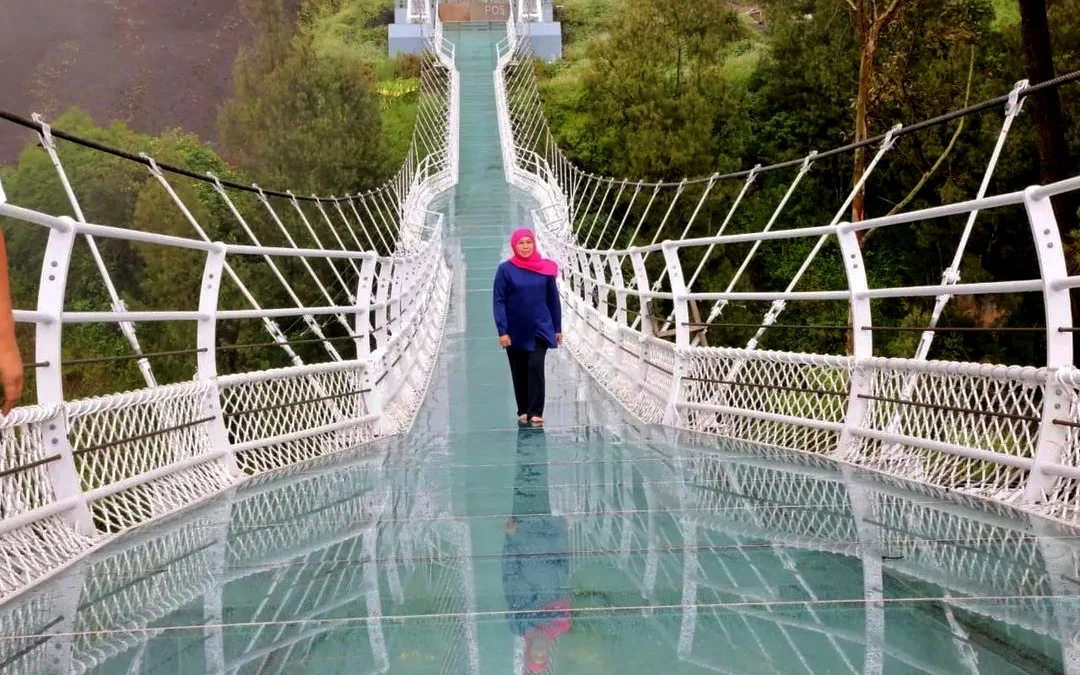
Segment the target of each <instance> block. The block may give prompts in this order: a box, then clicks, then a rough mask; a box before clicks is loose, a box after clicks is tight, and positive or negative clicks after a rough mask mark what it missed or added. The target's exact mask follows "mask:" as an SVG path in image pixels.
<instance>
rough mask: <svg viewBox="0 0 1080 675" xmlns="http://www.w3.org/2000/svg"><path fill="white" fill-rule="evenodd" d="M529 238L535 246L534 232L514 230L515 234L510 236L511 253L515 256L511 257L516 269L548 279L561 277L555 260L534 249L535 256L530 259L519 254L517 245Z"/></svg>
mask: <svg viewBox="0 0 1080 675" xmlns="http://www.w3.org/2000/svg"><path fill="white" fill-rule="evenodd" d="M524 237H528V238H529V239H532V240H533V244H534V245H535V243H536V236H535V235H534V234H533V232H532V230H529V229H526V228H522V229H520V230H514V233H513V234H512V235H510V251H511V252H512V253H513V255H512V256H511V257H510V262H511V263H512V264H513V265H514V266H515V267H520V268H521V269H523V270H529V271H530V272H536V273H537V274H543V275H544V276H547V277H555V276H558V275H559V265H558V264H557V263H556V262H555V261H554V260H548V259H547V258H545V257H543V256H541V255H540V254H539V253H537V252H536V249H535V248H534V249H533V254H532V255H531V256H529V257H528V258H522V257H521V256H519V255H518V254H517V243H518V242H519V241H521V239H522V238H524Z"/></svg>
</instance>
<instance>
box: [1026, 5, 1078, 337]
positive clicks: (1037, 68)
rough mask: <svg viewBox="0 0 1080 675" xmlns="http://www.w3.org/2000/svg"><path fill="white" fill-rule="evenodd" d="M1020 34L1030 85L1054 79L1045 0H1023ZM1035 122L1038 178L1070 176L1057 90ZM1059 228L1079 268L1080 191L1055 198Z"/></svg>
mask: <svg viewBox="0 0 1080 675" xmlns="http://www.w3.org/2000/svg"><path fill="white" fill-rule="evenodd" d="M1020 33H1021V36H1022V37H1023V41H1024V61H1025V65H1026V69H1027V79H1028V82H1029V84H1039V83H1040V82H1046V81H1047V80H1052V79H1053V78H1054V50H1053V47H1052V45H1051V43H1050V21H1049V19H1048V18H1047V15H1046V0H1020ZM1032 99H1033V103H1034V106H1033V107H1034V112H1033V114H1034V117H1035V125H1036V127H1037V129H1038V147H1039V180H1040V182H1041V183H1043V184H1044V185H1045V184H1047V183H1053V182H1056V181H1059V180H1064V179H1065V178H1068V177H1069V173H1070V171H1071V169H1072V160H1071V158H1070V157H1069V148H1068V146H1067V145H1066V144H1065V130H1064V128H1065V125H1064V124H1063V123H1062V116H1061V98H1060V97H1059V96H1058V90H1057V89H1056V88H1054V89H1044V90H1042V91H1040V92H1039V93H1038V94H1035V95H1034V96H1033V97H1032ZM1052 203H1053V205H1054V215H1055V216H1056V217H1057V223H1058V228H1059V229H1060V230H1061V234H1062V236H1063V238H1064V242H1063V244H1064V246H1065V254H1066V255H1065V264H1066V266H1068V268H1069V269H1070V271H1072V272H1073V273H1075V272H1076V269H1077V267H1078V264H1077V263H1078V261H1077V257H1078V256H1077V251H1076V247H1075V246H1074V245H1073V241H1072V237H1071V236H1070V235H1071V234H1073V233H1075V232H1076V231H1077V225H1078V223H1077V215H1076V212H1077V209H1078V208H1080V194H1078V193H1077V192H1075V191H1073V192H1066V193H1065V194H1062V195H1058V196H1057V197H1054V198H1053V200H1052ZM1070 305H1071V306H1072V321H1073V325H1074V326H1075V325H1076V324H1077V321H1080V294H1078V293H1072V294H1071V302H1070ZM1072 342H1073V352H1074V353H1080V333H1073V341H1072Z"/></svg>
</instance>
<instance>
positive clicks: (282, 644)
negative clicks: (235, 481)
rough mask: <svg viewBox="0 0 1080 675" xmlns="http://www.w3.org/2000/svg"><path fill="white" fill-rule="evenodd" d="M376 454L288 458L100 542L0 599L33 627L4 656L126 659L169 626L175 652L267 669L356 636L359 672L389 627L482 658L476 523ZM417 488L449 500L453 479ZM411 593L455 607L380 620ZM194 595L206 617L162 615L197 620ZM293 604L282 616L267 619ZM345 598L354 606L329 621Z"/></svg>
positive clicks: (463, 660) (440, 648) (209, 665)
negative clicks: (421, 617)
mask: <svg viewBox="0 0 1080 675" xmlns="http://www.w3.org/2000/svg"><path fill="white" fill-rule="evenodd" d="M380 463H381V458H379V459H374V458H373V459H370V460H366V459H364V458H362V457H351V458H348V462H343V461H341V459H340V458H339V456H335V457H326V458H320V459H318V460H316V461H315V462H310V463H306V464H304V465H303V467H296V468H291V467H290V468H286V469H284V470H282V471H281V472H280V473H279V474H278V475H277V477H276V479H275V480H274V481H272V482H270V483H269V484H259V483H256V482H254V481H252V482H249V483H247V484H245V485H243V486H241V487H240V488H239V489H238V490H237V491H236V492H235V493H231V494H227V495H225V496H222V497H221V498H219V499H217V500H214V501H213V502H212V503H211V504H208V505H205V506H203V507H199V508H198V509H197V510H196V511H195V512H193V513H192V514H191V515H190V517H189V518H185V519H183V520H177V521H173V522H170V523H167V524H165V525H163V526H162V527H160V528H159V527H155V528H153V529H152V530H144V531H142V532H136V533H133V536H132V538H131V539H130V540H129V541H127V542H125V543H124V544H123V545H121V546H113V547H109V548H107V549H106V550H104V551H102V552H100V553H96V554H92V555H91V556H90V557H89V558H88V559H86V560H84V561H80V562H79V563H78V564H77V565H76V566H74V567H73V568H71V569H69V570H66V571H64V572H62V573H61V574H62V576H61V577H60V579H57V580H56V581H52V582H49V585H47V586H46V587H44V588H42V589H40V590H38V589H34V590H31V591H29V593H31V594H36V595H32V596H31V597H29V598H25V597H24V598H23V599H22V600H21V602H20V603H19V604H17V605H15V606H14V608H13V609H12V610H11V611H10V612H0V634H3V635H15V634H19V635H23V636H26V637H20V638H18V639H7V640H4V641H2V642H0V668H3V669H4V672H5V673H7V672H11V673H14V674H16V675H43V674H44V673H46V672H64V673H82V672H88V671H93V672H117V671H127V670H128V667H129V664H131V663H138V662H139V661H140V659H141V658H142V657H141V655H142V654H145V653H146V652H147V647H148V645H149V644H150V643H152V642H153V641H155V640H156V639H170V640H172V641H174V643H175V649H174V650H172V652H173V653H176V654H187V653H188V652H189V651H190V652H195V653H202V654H203V655H204V657H205V659H206V671H207V672H246V669H250V668H251V667H252V664H255V663H260V664H261V666H262V668H263V669H264V670H263V672H278V673H286V672H293V671H294V670H295V668H297V667H303V665H304V664H306V663H309V659H311V658H315V657H317V656H319V655H320V648H321V647H320V645H321V643H323V642H324V640H326V639H327V638H334V639H338V640H343V639H347V640H348V642H349V644H350V650H349V656H350V666H351V668H352V670H351V671H350V672H357V673H381V672H387V670H388V668H389V667H390V655H389V653H388V650H389V649H392V648H393V647H394V643H395V642H396V643H397V645H401V644H402V643H411V644H419V643H424V644H425V645H426V646H427V648H428V649H430V650H431V656H432V657H433V658H435V659H437V660H441V661H442V662H443V663H444V664H446V667H448V668H450V670H449V671H445V672H455V673H473V674H474V673H477V672H479V668H478V659H477V658H476V654H477V645H476V630H475V616H474V615H475V606H474V602H475V598H474V591H473V570H472V559H471V557H470V556H469V555H468V553H469V541H468V532H467V530H466V529H464V528H462V527H460V525H461V524H460V523H455V522H450V521H446V520H435V519H433V518H432V517H431V516H432V514H430V513H428V512H426V511H425V507H427V506H428V504H427V503H426V501H422V500H421V499H420V498H419V494H420V493H422V492H423V491H424V490H425V488H426V489H428V490H430V486H425V485H424V484H423V482H422V481H423V480H424V477H423V476H418V477H417V479H418V481H421V482H413V481H409V482H408V483H407V484H406V483H402V482H399V481H394V482H393V483H392V484H391V483H390V482H388V479H387V478H386V477H385V476H384V475H382V473H381V470H382V467H381V466H380ZM424 494H425V499H427V500H435V501H436V502H437V506H438V508H446V503H447V502H448V500H449V495H448V494H441V493H440V494H435V495H432V494H430V493H424ZM391 505H393V507H391ZM392 512H393V513H397V514H402V515H407V516H408V517H407V518H395V517H393V515H392ZM266 523H277V525H275V526H274V527H266V526H265V525H266ZM406 529H407V530H408V531H406ZM342 561H350V564H341V563H342ZM403 587H407V588H409V590H410V595H409V597H406V595H405V594H404V592H403ZM384 589H388V590H389V593H388V594H386V593H385V591H384ZM415 594H422V597H424V598H429V599H430V601H431V602H432V606H431V607H430V610H431V611H433V612H435V613H438V614H440V615H443V616H446V617H452V618H448V619H446V620H443V621H440V623H439V626H438V628H437V629H435V630H431V629H430V626H423V628H425V629H426V632H428V633H429V634H430V635H429V637H428V639H424V637H423V636H420V635H413V634H409V635H408V636H407V637H406V638H403V637H402V635H401V634H402V632H403V631H412V630H414V629H412V628H409V627H400V626H394V625H393V624H389V623H387V622H386V621H385V620H384V607H385V608H386V610H385V611H386V612H387V613H399V614H400V613H407V612H409V611H410V609H409V605H408V604H407V603H410V602H414V601H415ZM387 595H388V597H387ZM200 606H201V609H202V612H201V614H199V615H198V616H199V617H200V618H201V620H202V621H203V622H205V625H206V628H205V629H203V628H202V627H201V626H200V628H199V629H198V630H195V631H184V630H176V631H174V632H163V631H162V630H161V629H160V628H157V626H161V625H170V624H171V625H177V624H186V623H188V622H189V621H190V617H191V614H190V612H191V611H192V608H193V607H195V608H199V607H200ZM286 606H287V607H288V608H289V610H288V611H290V612H291V614H290V615H289V619H290V621H289V622H288V625H285V626H282V625H276V626H274V627H273V628H271V627H269V625H268V624H270V623H272V622H274V621H277V620H280V619H281V618H282V614H281V611H282V608H283V607H286ZM224 609H228V611H229V614H228V615H227V616H224V615H223V614H222V612H223V610H224ZM195 611H196V612H198V611H199V610H198V609H196V610H195ZM342 613H347V615H348V616H350V617H353V618H354V619H355V620H354V621H352V622H349V623H348V624H346V625H342V624H341V623H339V622H337V621H334V620H333V619H334V618H336V617H339V616H341V615H342ZM240 623H243V624H246V625H250V626H259V628H255V629H252V630H250V631H249V630H247V629H243V628H239V626H238V624H240ZM117 626H123V627H124V630H122V631H117V630H116V627H117ZM70 634H74V635H73V636H72V635H70ZM343 636H344V637H343ZM395 637H396V640H395V639H394V638H395ZM432 638H434V639H432ZM226 643H228V644H229V645H231V647H230V648H229V649H225V644H226ZM323 648H324V646H323ZM151 651H152V650H151ZM193 656H194V655H193ZM195 660H196V661H197V660H198V657H195ZM144 664H145V662H144ZM144 667H147V665H144Z"/></svg>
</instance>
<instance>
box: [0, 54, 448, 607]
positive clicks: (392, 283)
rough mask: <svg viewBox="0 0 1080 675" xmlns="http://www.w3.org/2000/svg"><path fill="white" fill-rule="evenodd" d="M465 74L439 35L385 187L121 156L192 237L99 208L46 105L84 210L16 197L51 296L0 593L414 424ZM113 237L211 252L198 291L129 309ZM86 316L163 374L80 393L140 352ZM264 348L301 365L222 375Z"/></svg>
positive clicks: (43, 303)
mask: <svg viewBox="0 0 1080 675" xmlns="http://www.w3.org/2000/svg"><path fill="white" fill-rule="evenodd" d="M458 86H459V81H458V77H457V72H456V69H455V67H454V56H453V51H452V46H450V48H448V46H447V43H445V42H444V41H442V40H435V39H432V36H431V35H429V50H428V52H427V53H426V54H425V61H424V64H423V70H422V75H421V95H420V98H419V106H420V109H419V110H418V115H417V123H416V128H415V130H414V134H413V142H412V145H411V146H410V149H409V152H408V156H407V158H406V161H405V163H404V164H403V166H402V167H401V169H400V171H399V172H398V173H397V175H396V176H395V177H394V178H392V179H391V180H390V181H388V182H387V183H386V184H385V185H384V186H382V187H381V188H377V189H374V190H370V191H367V192H364V193H361V194H356V195H346V196H344V197H326V198H317V197H298V196H295V195H293V194H292V193H291V192H285V193H281V192H270V191H264V190H262V189H260V188H259V187H258V186H250V187H248V186H243V185H238V184H235V183H229V182H225V181H222V180H220V179H218V178H217V177H216V176H213V175H206V176H199V175H197V174H193V173H192V172H188V171H184V170H177V169H174V168H173V167H167V166H164V165H159V164H158V163H157V162H156V161H155V160H154V159H153V158H151V157H149V156H147V155H142V156H140V157H131V156H129V155H124V153H116V154H121V155H122V156H126V157H127V158H128V159H132V160H135V161H139V162H141V163H142V164H143V165H144V166H145V167H146V168H147V170H148V171H149V177H150V179H151V182H152V183H157V184H158V185H160V187H161V189H162V191H163V196H165V197H166V203H167V204H171V206H172V207H173V208H175V209H176V212H177V213H178V214H179V215H180V216H181V218H182V221H186V223H187V225H189V226H190V228H191V231H192V232H193V233H194V235H195V236H194V237H192V238H188V237H182V236H176V235H173V234H163V233H157V232H147V231H135V230H131V229H124V228H120V227H113V226H110V225H106V224H96V223H92V222H88V221H87V219H86V218H85V216H84V214H83V211H82V209H81V208H80V207H79V201H78V199H77V197H76V190H75V189H73V187H72V185H71V183H70V182H69V181H68V176H67V173H66V172H65V169H64V166H63V163H62V162H61V153H58V152H57V140H56V139H57V137H63V138H69V139H70V137H68V136H67V135H65V134H61V133H60V132H58V131H54V130H52V129H50V127H49V126H48V125H47V124H46V123H44V122H43V121H42V120H41V119H40V118H38V117H35V122H36V123H37V126H36V128H37V131H38V133H39V136H40V139H41V144H42V147H43V148H44V150H45V151H46V152H47V153H48V155H49V157H50V159H51V161H52V164H53V166H54V167H55V170H56V173H57V175H58V176H59V178H60V180H61V183H62V185H63V187H64V190H65V194H66V196H67V198H68V200H69V202H70V204H71V206H72V207H73V211H74V213H75V215H76V217H75V218H70V217H67V216H55V215H51V214H46V213H41V212H38V211H34V210H30V209H27V208H23V207H20V206H19V205H18V204H15V203H8V201H7V200H6V199H0V217H4V218H5V219H7V221H8V222H10V223H11V225H10V226H11V227H24V228H39V229H40V230H42V231H44V232H45V234H46V244H45V250H44V256H43V262H42V272H41V283H40V286H39V288H38V292H37V305H36V307H34V308H32V309H23V310H18V311H16V312H15V318H16V321H17V322H21V323H24V324H33V326H34V348H33V349H34V359H33V363H32V364H30V365H31V367H32V369H33V379H34V381H35V383H36V403H34V404H33V405H27V406H24V407H20V408H16V409H15V410H14V411H13V412H12V413H11V414H10V415H9V416H8V417H6V418H4V419H3V420H0V499H2V503H0V598H3V597H6V596H9V595H11V594H14V593H17V592H19V591H20V590H22V589H24V588H26V587H27V586H28V585H30V584H33V583H35V582H36V581H38V580H40V579H42V578H43V577H45V576H47V575H48V574H50V573H52V572H54V571H55V570H57V569H58V568H59V567H61V566H63V565H64V564H66V563H69V562H70V561H72V560H74V559H76V558H77V557H79V556H80V555H81V554H83V553H85V552H86V551H87V550H89V549H90V548H91V547H94V546H96V545H98V544H99V543H101V542H102V541H103V540H104V539H105V538H107V537H110V536H113V535H115V534H117V533H119V532H123V531H125V530H128V529H130V528H132V527H136V526H139V525H143V524H145V523H147V522H149V521H151V520H154V519H156V518H159V517H161V516H163V515H166V514H168V513H171V512H174V511H175V510H177V509H179V508H182V507H184V506H187V505H190V504H193V503H196V502H198V501H200V500H203V499H206V498H208V497H210V496H212V495H214V494H217V493H218V492H219V491H220V490H222V489H225V488H227V487H229V486H232V485H235V484H236V483H237V482H238V481H241V480H243V479H244V478H246V477H248V476H251V475H255V474H258V473H261V472H265V471H267V470H270V469H275V468H278V467H282V466H286V465H290V464H294V463H296V462H300V461H304V460H308V459H311V458H314V457H318V456H322V455H325V454H328V453H332V452H335V451H337V450H342V449H346V448H352V447H356V446H357V445H360V444H362V443H364V442H367V441H370V440H372V439H374V438H377V437H382V436H386V435H390V434H396V433H400V432H403V431H405V430H406V429H408V427H409V426H410V424H411V423H412V420H413V418H414V415H415V413H416V411H417V409H418V407H419V405H420V403H421V401H422V399H423V396H424V393H425V391H426V388H427V385H428V378H429V376H430V373H431V371H432V367H433V364H434V362H435V359H436V356H437V352H438V348H439V344H440V341H441V335H442V330H443V324H444V321H445V317H446V311H447V306H448V302H449V287H450V270H449V267H448V264H447V261H446V259H445V255H444V251H443V216H442V215H441V214H438V213H434V212H432V211H430V210H428V209H429V208H430V207H431V205H432V203H433V201H434V199H435V198H436V197H438V196H440V195H441V194H442V193H444V192H445V191H446V190H448V189H449V188H451V187H452V186H453V185H454V184H455V183H456V181H457V157H458V140H457V139H458V136H457V122H458V116H459V112H458V102H459V96H458ZM192 180H201V181H202V185H203V187H205V188H207V190H209V191H211V192H212V194H214V195H215V196H216V198H218V199H219V200H220V204H221V208H222V209H223V213H227V214H228V215H227V216H225V218H226V219H227V218H229V217H231V219H232V224H233V225H234V226H235V227H234V228H233V231H235V232H239V233H241V234H240V235H239V236H240V237H241V239H240V240H238V241H225V242H223V241H215V239H216V238H218V237H220V236H222V235H219V234H217V233H214V234H211V232H209V231H208V228H207V224H206V223H204V222H200V219H199V218H198V217H196V215H195V214H194V212H193V210H192V208H189V205H188V204H186V203H185V201H184V199H183V198H182V197H181V196H180V195H181V194H190V193H187V192H184V191H182V190H180V189H179V187H178V185H179V182H180V181H192ZM74 187H75V188H76V189H77V188H78V185H75V186H74ZM0 194H2V192H0ZM260 236H262V237H264V238H268V237H275V239H276V241H282V242H283V243H282V244H281V245H276V246H271V245H265V244H264V243H263V241H262V240H260ZM79 239H84V240H85V241H86V242H87V243H88V244H90V245H91V250H92V251H93V252H95V258H94V259H95V262H96V270H97V271H98V273H99V274H100V276H101V279H102V281H103V282H104V285H105V286H106V287H107V288H108V293H109V297H110V298H111V300H112V307H111V309H110V310H109V311H88V309H87V308H86V307H85V306H84V305H85V303H84V302H82V295H81V294H82V293H85V292H86V289H85V288H80V287H73V285H72V284H71V283H68V276H69V270H70V269H71V266H72V259H73V247H74V246H75V244H76V242H77V241H78V240H79ZM103 241H111V242H118V243H124V244H138V245H139V246H143V247H150V248H152V249H156V250H168V251H187V252H189V253H190V255H194V256H200V257H201V260H202V262H201V265H202V274H201V281H200V282H199V285H198V287H197V288H196V287H192V288H190V298H191V306H190V307H189V308H188V309H177V308H161V309H146V310H138V311H135V310H130V309H128V308H127V307H126V305H125V303H124V301H123V300H122V299H121V295H120V292H118V291H117V290H116V285H114V284H113V283H112V278H111V277H110V272H109V270H108V269H107V266H106V263H105V261H104V259H103V258H102V256H100V255H98V254H96V251H97V246H96V243H95V242H103ZM116 272H117V270H113V273H114V274H115V273H116ZM225 289H227V290H228V294H225V293H224V291H225ZM237 302H238V303H242V304H241V305H240V306H236V305H235V303H237ZM266 302H269V303H270V304H269V306H268V305H267V304H264V303H266ZM73 307H75V308H77V309H74V308H73ZM243 322H248V323H247V324H245V325H249V326H251V327H252V330H263V331H265V334H266V335H267V336H268V337H269V338H270V341H269V342H266V343H246V344H232V345H223V344H221V342H220V339H219V337H220V336H219V329H220V327H221V326H223V325H226V324H232V325H238V324H242V323H243ZM75 324H97V325H105V326H110V325H111V326H117V327H119V328H120V330H121V332H122V334H123V335H124V337H125V338H126V339H127V341H128V344H129V345H130V346H131V348H132V350H133V354H132V355H131V357H130V358H131V359H132V360H136V359H137V362H138V364H139V368H140V372H141V373H142V374H143V377H144V379H145V381H146V383H147V387H146V388H145V389H141V390H137V391H128V392H122V393H114V394H109V395H105V396H98V397H94V398H86V399H82V400H72V399H71V398H69V396H66V395H65V391H64V388H65V379H64V374H65V369H66V368H73V367H77V366H79V365H81V364H84V363H86V362H88V361H104V362H110V361H117V360H122V359H125V358H129V357H125V356H120V357H109V356H103V355H94V354H75V355H72V354H69V353H68V352H67V351H66V350H65V342H64V339H63V337H64V328H65V327H67V326H73V325H75ZM163 324H170V325H176V326H181V325H187V326H193V327H194V328H193V329H192V332H191V335H193V336H194V341H193V344H191V345H189V348H186V349H184V350H180V351H179V352H176V351H172V352H163V353H159V354H151V353H144V352H143V351H142V348H141V346H140V344H139V342H138V338H137V337H136V328H135V327H136V326H138V325H142V326H149V327H151V328H152V327H153V326H154V325H163ZM144 330H146V329H145V328H144ZM25 346H26V345H24V347H25ZM253 349H263V350H281V353H282V354H283V356H284V358H283V359H281V358H278V359H276V360H277V361H279V362H280V361H284V362H285V363H288V364H290V365H287V366H285V367H276V368H270V369H266V370H258V371H254V372H243V371H241V372H230V373H219V371H218V368H219V364H220V363H221V362H222V358H223V357H224V356H225V355H226V354H230V353H236V352H238V351H241V350H244V351H247V350H253ZM264 353H265V352H264ZM177 354H183V355H187V356H189V357H193V358H194V360H195V367H194V368H193V372H192V377H191V379H190V380H189V381H182V382H177V383H173V384H162V383H160V382H159V379H160V378H158V377H156V376H155V374H154V364H153V361H154V359H155V358H158V357H165V356H170V357H172V356H175V355H177ZM73 356H75V357H77V358H72V357H73ZM98 357H100V358H98ZM264 361H265V360H264ZM272 362H273V361H272V360H271V361H270V363H272ZM27 397H28V395H26V396H24V400H25V399H26V398H27Z"/></svg>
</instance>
